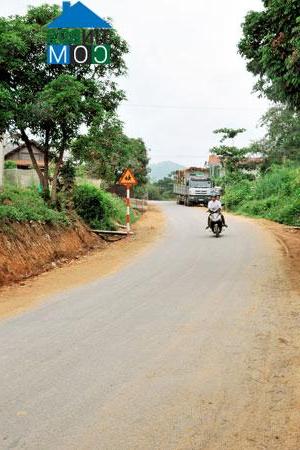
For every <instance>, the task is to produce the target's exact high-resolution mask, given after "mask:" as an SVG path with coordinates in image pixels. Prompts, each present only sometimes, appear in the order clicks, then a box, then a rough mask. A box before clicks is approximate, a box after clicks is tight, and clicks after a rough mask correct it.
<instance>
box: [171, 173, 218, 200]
mask: <svg viewBox="0 0 300 450" xmlns="http://www.w3.org/2000/svg"><path fill="white" fill-rule="evenodd" d="M213 188H214V183H213V181H212V180H211V179H210V178H209V174H208V171H207V169H204V168H201V167H198V168H197V167H190V168H188V169H184V170H177V172H176V173H175V183H174V191H173V192H174V194H176V198H177V203H178V204H179V205H186V206H192V205H199V204H203V205H205V206H207V204H208V202H209V200H210V197H211V193H212V191H213Z"/></svg>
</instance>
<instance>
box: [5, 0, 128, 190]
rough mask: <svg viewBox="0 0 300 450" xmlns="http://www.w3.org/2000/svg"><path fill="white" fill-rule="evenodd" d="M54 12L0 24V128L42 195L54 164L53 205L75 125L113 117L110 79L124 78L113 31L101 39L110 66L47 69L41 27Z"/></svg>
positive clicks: (32, 12)
mask: <svg viewBox="0 0 300 450" xmlns="http://www.w3.org/2000/svg"><path fill="white" fill-rule="evenodd" d="M59 12H60V10H59V8H58V7H57V6H53V5H47V4H46V5H42V6H39V7H36V8H29V10H28V12H27V14H26V15H24V16H13V17H9V18H3V17H2V18H0V104H1V106H2V109H1V113H0V127H1V128H2V130H3V129H6V130H8V131H9V132H11V133H14V134H15V133H16V132H17V133H18V134H19V136H20V138H21V139H22V140H23V141H24V142H25V144H26V146H27V148H28V152H29V154H30V157H31V160H32V164H33V167H34V168H35V170H36V171H37V173H38V176H39V179H40V183H41V185H42V187H43V189H44V191H45V192H47V191H48V188H49V170H48V168H49V162H50V161H53V162H54V163H55V171H54V180H53V184H52V185H53V193H52V198H53V199H55V198H56V192H55V191H56V178H57V175H58V173H59V170H60V166H61V162H62V159H63V156H64V152H65V151H66V150H68V149H69V146H70V142H71V140H72V137H74V136H76V134H78V132H79V129H80V126H81V125H85V126H87V127H89V126H90V124H91V122H92V120H93V119H94V117H95V116H96V117H102V115H103V111H107V112H114V111H115V110H116V108H117V106H118V104H119V103H120V101H121V100H122V99H123V98H124V93H123V92H122V91H121V90H119V89H118V87H117V85H116V83H115V81H113V78H115V77H117V76H120V75H122V74H124V73H125V72H126V66H125V62H124V59H123V57H124V54H125V53H127V52H128V47H127V44H126V42H125V41H124V40H123V39H121V37H120V36H119V35H118V33H117V32H116V31H115V30H105V31H103V33H102V39H103V42H105V43H107V44H110V45H111V47H112V55H111V64H109V65H56V66H49V65H47V64H46V62H45V43H46V28H45V25H46V24H47V23H48V22H50V21H51V20H52V19H53V18H55V17H57V16H58V14H59ZM12 55H13V57H12ZM64 81H65V83H64ZM78 83H80V84H78ZM80 94H81V95H82V99H79V95H80ZM52 96H53V97H52ZM68 96H70V99H69V100H68ZM63 103H65V104H63ZM64 114H66V116H65V117H68V127H67V126H66V120H65V119H64V117H63V116H64ZM75 115H76V116H77V117H75ZM71 128H72V129H71ZM32 137H35V139H36V140H37V141H38V142H39V144H40V145H41V146H42V148H43V150H44V154H45V170H44V172H42V171H41V169H40V168H39V166H38V164H37V161H36V159H35V156H34V153H33V151H32V148H31V138H32Z"/></svg>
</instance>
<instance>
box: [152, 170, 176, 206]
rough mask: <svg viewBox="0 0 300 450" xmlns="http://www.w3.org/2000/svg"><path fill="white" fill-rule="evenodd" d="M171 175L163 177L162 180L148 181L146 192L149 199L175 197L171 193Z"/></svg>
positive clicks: (170, 198)
mask: <svg viewBox="0 0 300 450" xmlns="http://www.w3.org/2000/svg"><path fill="white" fill-rule="evenodd" d="M173 183H174V180H173V175H172V174H170V175H169V176H168V177H164V178H163V179H162V180H158V181H155V182H154V183H149V184H148V185H147V189H146V190H147V193H148V198H149V200H172V199H174V198H175V195H174V194H173Z"/></svg>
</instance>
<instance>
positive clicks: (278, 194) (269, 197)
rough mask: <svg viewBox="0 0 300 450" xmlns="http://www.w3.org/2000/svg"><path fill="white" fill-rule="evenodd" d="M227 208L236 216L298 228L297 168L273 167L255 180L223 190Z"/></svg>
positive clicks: (299, 174) (299, 175)
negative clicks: (263, 219) (258, 218)
mask: <svg viewBox="0 0 300 450" xmlns="http://www.w3.org/2000/svg"><path fill="white" fill-rule="evenodd" d="M224 200H225V204H226V206H227V207H228V208H229V209H231V210H233V211H236V212H238V213H241V214H246V215H250V216H255V217H265V218H267V219H271V220H275V221H277V222H280V223H284V224H287V225H295V226H299V225H300V169H299V167H293V166H288V165H287V166H273V167H271V168H270V169H269V170H268V171H267V172H266V173H265V174H262V175H260V176H259V177H258V178H257V179H256V180H255V181H253V182H250V181H245V180H244V181H240V182H239V183H233V184H230V182H229V185H228V186H227V187H226V194H225V196H224Z"/></svg>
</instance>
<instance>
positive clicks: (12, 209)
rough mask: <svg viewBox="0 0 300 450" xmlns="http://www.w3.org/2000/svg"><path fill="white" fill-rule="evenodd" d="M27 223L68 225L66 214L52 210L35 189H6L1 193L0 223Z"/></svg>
mask: <svg viewBox="0 0 300 450" xmlns="http://www.w3.org/2000/svg"><path fill="white" fill-rule="evenodd" d="M7 220H8V221H10V220H11V221H18V222H27V221H30V220H33V221H40V222H48V223H60V224H68V223H69V219H68V218H67V216H66V214H65V213H64V212H58V211H56V210H54V209H52V208H50V207H49V206H48V205H47V203H46V202H45V201H44V200H43V199H42V197H41V196H40V195H39V193H38V192H37V190H35V189H33V188H28V189H20V188H12V187H9V188H5V189H4V190H3V191H1V192H0V222H4V221H7Z"/></svg>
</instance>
